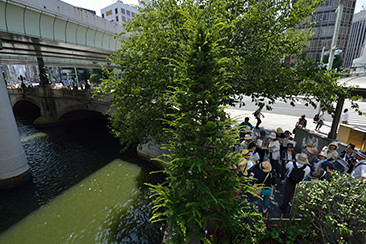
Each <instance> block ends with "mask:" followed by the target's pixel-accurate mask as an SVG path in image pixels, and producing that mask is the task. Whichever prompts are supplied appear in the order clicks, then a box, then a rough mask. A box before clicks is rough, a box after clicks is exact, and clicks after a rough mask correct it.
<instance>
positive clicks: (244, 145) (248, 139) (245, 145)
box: [239, 134, 252, 150]
mask: <svg viewBox="0 0 366 244" xmlns="http://www.w3.org/2000/svg"><path fill="white" fill-rule="evenodd" d="M243 139H244V141H242V142H241V144H240V146H239V150H243V149H249V147H248V146H249V143H251V142H252V137H251V136H250V135H249V134H246V135H245V136H244V138H243Z"/></svg>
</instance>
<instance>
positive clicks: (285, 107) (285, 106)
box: [235, 97, 366, 128]
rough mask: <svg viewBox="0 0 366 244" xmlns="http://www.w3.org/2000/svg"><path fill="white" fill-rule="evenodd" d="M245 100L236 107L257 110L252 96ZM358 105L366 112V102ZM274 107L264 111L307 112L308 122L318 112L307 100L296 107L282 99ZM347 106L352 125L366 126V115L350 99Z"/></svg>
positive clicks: (328, 116) (345, 103)
mask: <svg viewBox="0 0 366 244" xmlns="http://www.w3.org/2000/svg"><path fill="white" fill-rule="evenodd" d="M242 101H243V102H245V106H244V107H241V108H239V106H236V107H235V109H242V110H247V111H255V110H256V109H257V108H258V107H257V106H255V105H254V103H252V100H251V98H250V97H244V99H243V100H242ZM358 105H359V107H360V110H361V111H362V112H366V102H361V101H360V102H358ZM272 107H273V109H272V110H270V111H268V110H263V112H264V113H272V114H282V115H290V116H297V117H300V115H301V114H305V115H306V118H307V119H308V123H309V122H311V121H312V119H313V117H314V115H315V114H316V113H317V112H318V108H317V109H314V108H313V107H312V106H308V107H307V106H305V102H304V101H302V100H301V98H300V100H299V101H298V102H297V103H296V105H295V107H292V106H291V105H290V104H289V103H285V102H282V101H276V103H275V104H274V105H273V106H272ZM345 108H348V110H349V120H348V122H349V123H350V125H353V126H357V127H363V128H366V116H365V115H362V116H360V115H358V113H357V112H356V111H354V110H353V109H351V102H350V101H349V100H346V101H345V102H344V106H343V110H344V109H345ZM332 120H333V119H332V117H331V115H330V114H328V113H326V115H325V121H328V122H331V121H332Z"/></svg>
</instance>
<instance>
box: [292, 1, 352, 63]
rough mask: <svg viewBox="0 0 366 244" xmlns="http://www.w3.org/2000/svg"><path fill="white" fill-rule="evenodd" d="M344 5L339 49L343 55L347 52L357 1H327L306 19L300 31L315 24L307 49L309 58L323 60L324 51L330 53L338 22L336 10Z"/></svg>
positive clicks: (338, 42)
mask: <svg viewBox="0 0 366 244" xmlns="http://www.w3.org/2000/svg"><path fill="white" fill-rule="evenodd" d="M340 2H342V3H343V6H344V8H343V14H342V21H341V25H340V30H339V35H338V41H337V49H338V50H341V51H342V55H343V56H344V53H345V51H346V47H347V43H348V37H349V34H350V30H351V25H352V19H353V14H354V10H355V5H356V0H325V1H324V2H323V3H322V4H321V5H320V6H319V7H318V8H316V9H315V11H314V14H313V15H312V16H309V17H307V18H306V21H305V22H304V23H303V24H301V25H300V27H299V29H308V28H309V27H308V25H307V24H306V23H311V22H315V25H314V26H313V27H312V28H311V31H312V33H313V36H312V37H311V38H310V39H309V42H308V44H307V46H306V48H305V50H304V51H305V52H306V54H307V56H308V57H310V58H312V59H313V60H315V61H318V62H319V61H320V60H321V55H322V49H323V47H324V48H325V51H329V50H330V48H331V44H332V38H333V32H334V27H335V22H336V16H337V13H336V10H337V8H338V5H339V3H340Z"/></svg>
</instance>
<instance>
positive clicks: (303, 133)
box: [294, 128, 347, 153]
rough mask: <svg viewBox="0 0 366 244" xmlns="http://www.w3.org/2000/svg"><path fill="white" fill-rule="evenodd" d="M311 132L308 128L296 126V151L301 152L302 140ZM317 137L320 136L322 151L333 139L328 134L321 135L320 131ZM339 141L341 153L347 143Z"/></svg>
mask: <svg viewBox="0 0 366 244" xmlns="http://www.w3.org/2000/svg"><path fill="white" fill-rule="evenodd" d="M308 134H309V130H308V129H299V128H296V131H295V138H294V139H295V141H296V146H295V150H296V152H301V147H302V140H303V138H304V137H306V136H308ZM315 137H316V138H318V150H319V151H320V150H321V149H322V148H323V147H324V146H327V145H328V144H329V143H331V142H332V141H335V140H332V139H329V138H328V137H326V136H323V135H320V134H319V133H316V132H315ZM337 142H338V150H337V151H338V153H341V152H342V151H344V150H346V147H347V144H345V143H343V142H339V141H337Z"/></svg>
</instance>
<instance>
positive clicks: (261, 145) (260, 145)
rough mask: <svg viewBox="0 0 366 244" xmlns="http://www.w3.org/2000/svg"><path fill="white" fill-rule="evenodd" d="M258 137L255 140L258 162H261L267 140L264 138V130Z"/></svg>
mask: <svg viewBox="0 0 366 244" xmlns="http://www.w3.org/2000/svg"><path fill="white" fill-rule="evenodd" d="M259 135H260V136H259V138H258V139H257V151H258V154H259V162H263V159H264V155H265V154H266V152H267V148H268V144H269V138H268V137H266V132H265V131H264V130H262V131H261V132H260V133H259Z"/></svg>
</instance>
